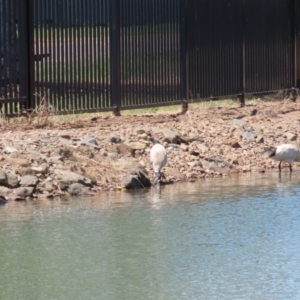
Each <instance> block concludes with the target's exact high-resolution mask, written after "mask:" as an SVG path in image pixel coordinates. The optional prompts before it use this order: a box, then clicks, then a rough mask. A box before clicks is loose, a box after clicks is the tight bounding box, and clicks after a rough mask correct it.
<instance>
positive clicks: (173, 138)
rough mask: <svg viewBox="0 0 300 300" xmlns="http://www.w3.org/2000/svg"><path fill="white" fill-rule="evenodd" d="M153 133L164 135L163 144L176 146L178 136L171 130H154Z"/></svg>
mask: <svg viewBox="0 0 300 300" xmlns="http://www.w3.org/2000/svg"><path fill="white" fill-rule="evenodd" d="M154 132H157V133H159V132H161V133H162V134H163V135H164V142H168V143H172V144H178V135H177V133H175V132H174V131H172V130H171V129H169V128H167V127H165V128H159V129H158V128H156V129H155V130H154Z"/></svg>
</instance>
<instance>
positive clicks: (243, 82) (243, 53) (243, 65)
mask: <svg viewBox="0 0 300 300" xmlns="http://www.w3.org/2000/svg"><path fill="white" fill-rule="evenodd" d="M238 6H239V9H238V15H239V16H238V18H239V42H240V51H241V52H240V57H241V67H240V91H239V93H238V94H237V98H238V100H239V102H240V106H241V107H243V106H245V89H246V51H245V33H244V1H243V0H241V1H238Z"/></svg>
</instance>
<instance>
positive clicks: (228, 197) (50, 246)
mask: <svg viewBox="0 0 300 300" xmlns="http://www.w3.org/2000/svg"><path fill="white" fill-rule="evenodd" d="M299 196H300V173H298V172H294V173H293V174H292V175H291V176H290V175H289V173H285V172H283V173H282V175H281V176H280V177H279V174H278V173H277V172H276V171H274V172H271V173H266V174H252V175H251V174H247V175H245V176H238V177H228V178H225V179H224V178H223V179H214V180H209V181H204V182H199V183H185V184H176V185H172V186H162V187H161V188H155V189H154V188H152V189H146V190H139V191H134V192H119V193H118V192H114V193H105V194H103V195H101V196H97V197H92V198H76V199H69V200H47V201H46V200H45V201H44V200H43V201H36V202H31V201H28V202H12V203H9V204H6V205H4V206H0V266H1V280H0V299H10V300H13V299H18V300H19V299H45V300H50V299H56V300H57V299H72V300H76V299H80V300H82V299H89V300H90V299H107V300H110V299H113V300H118V299H122V300H124V299H126V300H127V299H128V300H133V299H155V300H157V299H162V300H168V299H172V300H174V299H188V300H191V299H197V300H198V299H205V300H209V299H218V300H219V299H222V300H224V299H228V300H229V299H230V300H233V299H239V300H241V299H245V300H249V299H260V300H261V299H264V300H266V299H272V300H274V299H289V300H291V299H300V298H299V297H300V296H299V295H300V272H299V270H300V250H299V249H300V197H299Z"/></svg>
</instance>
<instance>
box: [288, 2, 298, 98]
mask: <svg viewBox="0 0 300 300" xmlns="http://www.w3.org/2000/svg"><path fill="white" fill-rule="evenodd" d="M290 5H291V6H290V15H291V16H290V17H291V26H292V28H291V31H292V32H291V38H292V45H293V61H292V66H293V69H292V70H293V74H292V87H294V93H295V92H296V90H295V88H298V87H300V21H299V18H300V3H299V1H295V0H291V3H290Z"/></svg>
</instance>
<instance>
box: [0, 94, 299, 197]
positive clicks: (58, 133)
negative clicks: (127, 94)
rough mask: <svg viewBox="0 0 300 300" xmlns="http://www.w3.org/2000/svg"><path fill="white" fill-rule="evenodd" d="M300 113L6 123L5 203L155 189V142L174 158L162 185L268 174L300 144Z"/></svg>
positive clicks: (263, 106)
mask: <svg viewBox="0 0 300 300" xmlns="http://www.w3.org/2000/svg"><path fill="white" fill-rule="evenodd" d="M299 111H300V105H299V104H298V102H295V103H294V102H290V101H288V100H284V101H280V102H279V101H273V102H264V101H257V100H256V101H251V102H248V104H247V105H246V106H245V107H243V108H240V107H239V106H238V105H236V106H219V107H216V106H213V107H208V108H197V107H192V108H190V109H189V111H188V112H187V113H186V114H184V115H180V114H177V113H176V112H172V113H160V114H155V115H142V116H141V115H139V116H133V115H123V116H120V117H113V116H111V117H103V116H101V115H100V114H99V116H98V117H87V118H85V119H80V120H77V121H69V122H67V121H57V120H56V121H53V120H51V119H50V118H44V119H39V118H36V119H33V120H30V121H29V120H27V119H26V118H23V119H19V120H16V121H11V122H6V121H3V122H2V123H1V137H0V142H1V145H0V198H2V199H5V200H7V201H13V200H24V199H31V198H36V197H38V198H51V197H57V196H68V195H93V194H97V193H101V191H106V190H117V189H126V188H127V189H129V188H144V187H148V186H150V184H151V181H152V180H153V177H154V174H153V171H152V167H151V165H150V161H149V152H150V149H151V147H152V143H151V142H150V141H149V137H154V138H155V139H157V140H159V141H160V142H161V143H162V144H163V145H164V146H165V148H166V149H167V152H168V163H167V166H166V167H165V168H164V170H163V175H164V178H163V179H162V181H163V183H167V184H172V183H175V182H179V181H181V182H182V181H189V182H190V181H197V180H203V179H206V178H212V177H220V176H230V175H231V174H233V173H245V172H265V171H266V170H268V169H270V168H277V163H276V162H274V161H272V160H270V159H266V158H264V157H263V156H262V153H263V152H264V150H265V149H266V148H268V147H270V146H275V145H278V144H281V143H285V142H289V143H294V144H296V145H298V142H299V122H300V116H299ZM283 167H287V166H285V165H284V166H283ZM293 167H294V169H297V168H298V164H297V163H294V164H293Z"/></svg>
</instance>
